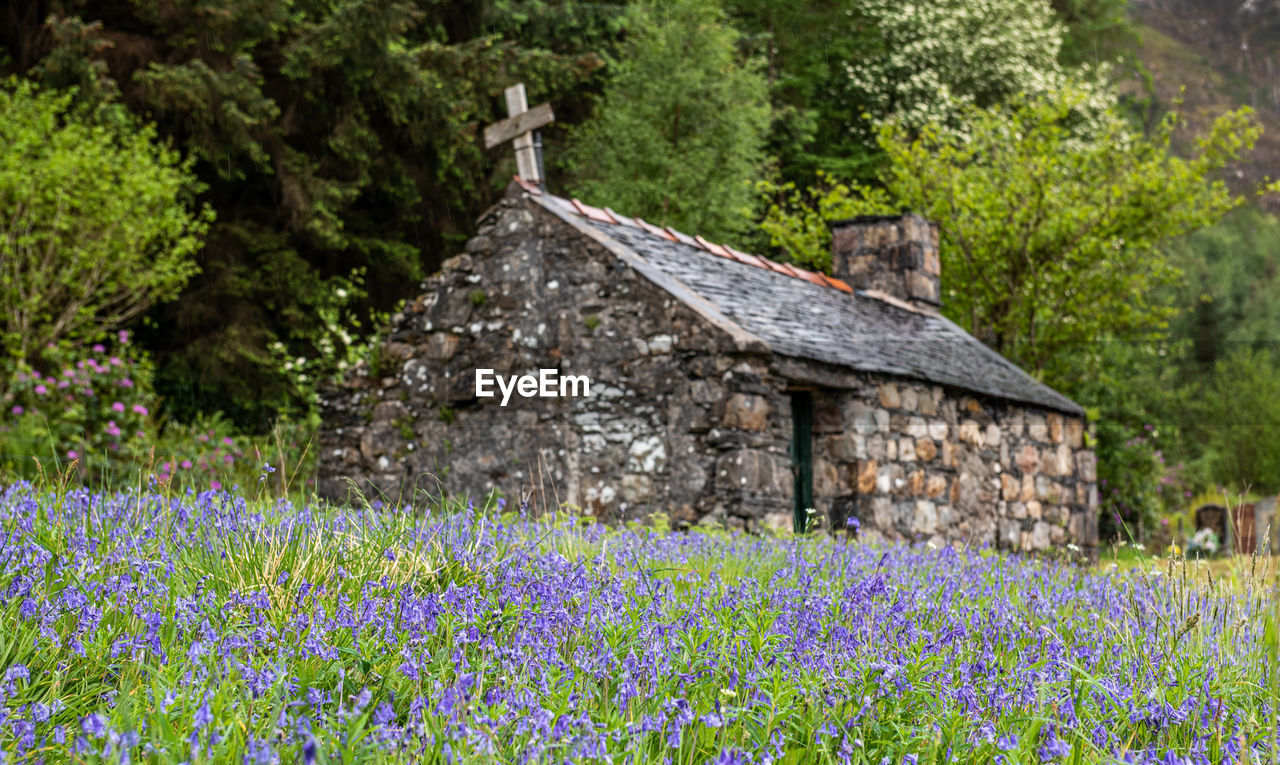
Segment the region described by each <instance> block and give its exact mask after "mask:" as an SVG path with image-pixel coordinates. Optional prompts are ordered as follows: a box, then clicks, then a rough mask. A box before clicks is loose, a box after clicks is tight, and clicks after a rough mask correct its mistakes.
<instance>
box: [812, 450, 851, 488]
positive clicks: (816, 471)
mask: <svg viewBox="0 0 1280 765" xmlns="http://www.w3.org/2000/svg"><path fill="white" fill-rule="evenodd" d="M813 493H814V494H815V495H818V496H823V497H832V496H835V495H837V494H844V493H845V486H844V482H843V481H841V480H840V474H839V472H838V471H837V470H836V466H835V465H833V464H831V463H830V462H829V461H827V460H824V459H821V458H818V459H816V460H814V461H813Z"/></svg>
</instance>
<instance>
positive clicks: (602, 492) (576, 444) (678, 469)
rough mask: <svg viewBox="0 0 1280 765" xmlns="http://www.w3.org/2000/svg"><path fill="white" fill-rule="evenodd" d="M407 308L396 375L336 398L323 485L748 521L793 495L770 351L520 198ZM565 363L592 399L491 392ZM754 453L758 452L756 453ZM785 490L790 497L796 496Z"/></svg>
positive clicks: (495, 213)
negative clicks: (769, 397) (484, 384)
mask: <svg viewBox="0 0 1280 765" xmlns="http://www.w3.org/2000/svg"><path fill="white" fill-rule="evenodd" d="M422 292H423V296H422V297H421V298H419V299H418V300H417V301H415V302H414V303H413V304H412V305H409V306H408V307H407V308H406V309H405V310H404V312H403V314H402V315H399V316H397V317H395V320H394V328H393V331H392V334H391V336H390V340H389V342H388V343H387V344H386V346H385V349H384V351H383V354H382V359H381V364H380V366H381V369H380V370H377V371H376V372H375V371H374V370H370V369H368V368H367V367H362V368H360V369H358V370H357V371H356V373H355V374H353V375H352V376H351V377H350V379H349V381H348V384H347V386H346V387H345V388H344V389H341V390H333V391H328V392H327V393H326V395H325V396H324V398H323V406H324V422H325V428H324V429H323V430H322V433H321V439H320V443H321V448H322V460H321V471H320V483H321V487H320V488H321V492H322V493H323V494H325V495H328V496H343V495H344V494H345V493H346V492H347V490H348V485H347V483H346V479H347V478H348V477H351V478H354V479H356V481H357V483H358V484H359V485H360V487H361V489H362V490H363V491H365V492H366V493H370V492H371V493H374V494H385V495H387V496H388V497H390V498H392V499H395V500H397V501H399V500H404V499H407V498H410V497H413V496H415V495H416V494H417V493H419V492H426V493H427V494H428V495H431V496H435V495H437V494H439V493H441V492H444V493H449V494H469V495H470V496H472V497H482V496H484V495H486V494H487V493H488V492H489V491H491V490H493V489H498V490H501V491H502V492H503V493H504V494H505V496H507V497H514V496H518V495H523V494H526V493H528V492H531V491H532V492H535V494H534V498H533V501H534V502H537V503H539V504H547V505H555V504H558V503H561V502H567V503H569V504H571V505H574V506H578V507H581V508H584V509H585V510H587V511H588V512H592V513H595V514H598V515H600V516H604V517H610V518H612V517H619V516H623V515H627V516H628V517H630V516H631V515H638V514H643V513H646V512H648V511H650V510H658V509H660V510H663V511H667V512H671V513H672V514H673V515H674V516H675V517H676V518H677V519H678V520H681V521H684V522H694V521H697V520H699V519H702V518H709V517H716V518H722V519H724V520H726V522H727V523H729V524H730V525H735V526H738V527H740V528H745V527H747V526H748V519H749V518H752V517H759V515H760V514H761V513H763V512H764V509H765V508H766V507H771V506H772V505H773V504H774V503H775V502H776V501H777V500H778V499H779V497H783V499H784V501H787V502H789V499H788V498H789V497H790V491H791V483H790V482H791V477H790V470H789V463H788V458H787V454H786V448H787V443H788V436H787V435H783V433H784V431H786V428H788V427H789V425H788V424H787V423H785V422H782V421H780V420H779V419H778V417H777V416H776V411H775V410H774V409H773V408H755V409H752V408H751V406H754V403H751V404H749V403H747V402H755V401H756V399H755V398H752V396H756V395H758V393H760V392H762V391H763V390H764V383H763V381H762V372H763V370H765V369H766V368H767V364H766V362H765V360H764V357H763V355H762V354H754V355H753V354H744V353H739V352H737V351H736V350H735V346H733V344H732V343H730V342H729V339H728V337H727V336H726V335H725V334H724V333H723V332H722V331H720V330H719V329H717V328H715V327H713V326H711V325H709V324H707V323H706V322H704V321H702V320H701V318H700V317H699V316H698V315H696V314H695V313H694V312H693V311H691V310H689V309H688V308H686V307H685V306H684V305H683V304H682V303H680V302H679V301H677V300H675V299H674V298H672V297H671V296H670V295H669V294H668V293H666V292H665V291H663V290H661V289H659V288H658V287H656V286H654V285H653V284H651V283H649V282H648V281H647V280H645V279H644V278H642V277H640V276H639V275H638V274H636V273H635V272H634V270H633V269H631V268H629V267H627V266H626V265H625V264H623V263H622V262H621V261H619V260H618V259H617V258H616V257H614V256H613V255H611V254H609V253H608V252H606V251H604V250H603V248H601V247H599V246H598V245H596V244H595V243H592V242H588V241H585V240H584V239H583V238H582V237H581V236H579V235H578V234H577V233H576V232H575V231H574V230H573V229H570V228H568V227H567V226H565V225H564V224H563V223H562V222H560V221H559V220H558V219H556V218H555V217H554V216H552V215H551V214H550V213H548V212H547V211H545V210H543V209H541V208H540V207H538V206H536V205H533V204H529V203H527V202H523V201H521V200H520V199H519V198H518V197H516V196H511V195H509V196H508V197H507V198H506V199H504V201H503V202H501V203H500V204H499V205H498V206H497V207H495V208H494V209H493V210H491V211H490V212H489V213H488V214H487V215H486V218H485V219H484V220H483V221H482V224H481V227H480V231H479V233H478V235H477V236H476V237H475V238H474V239H472V240H471V241H470V242H469V243H468V246H467V251H466V252H465V253H464V254H462V255H459V256H457V257H455V258H452V259H450V260H449V261H448V262H446V263H445V264H444V267H443V268H442V269H441V271H440V272H439V273H437V274H436V275H434V276H432V277H431V278H429V279H428V280H427V281H426V283H425V284H424V285H423V290H422ZM477 368H489V369H494V370H496V372H497V373H498V374H503V375H507V374H529V373H536V372H537V370H538V369H541V368H558V369H560V370H561V371H562V372H563V373H565V374H575V375H578V374H585V375H588V376H589V377H590V378H591V379H592V381H593V383H594V384H593V387H592V391H591V395H590V396H588V397H585V398H554V399H540V398H529V399H526V398H519V397H514V396H513V397H512V399H511V400H510V402H509V403H508V405H507V406H506V407H501V406H500V405H499V404H500V402H499V400H498V399H496V398H493V399H478V398H476V396H475V377H474V375H475V370H476V369H477ZM748 450H749V451H748ZM784 494H785V496H784Z"/></svg>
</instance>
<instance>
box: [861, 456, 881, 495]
mask: <svg viewBox="0 0 1280 765" xmlns="http://www.w3.org/2000/svg"><path fill="white" fill-rule="evenodd" d="M856 470H857V476H856V479H855V480H856V483H857V488H858V493H859V494H870V493H872V492H873V491H875V489H876V476H877V475H878V470H879V465H878V464H877V463H876V461H875V460H861V461H860V462H858V464H857V468H856Z"/></svg>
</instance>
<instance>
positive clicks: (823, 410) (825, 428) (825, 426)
mask: <svg viewBox="0 0 1280 765" xmlns="http://www.w3.org/2000/svg"><path fill="white" fill-rule="evenodd" d="M844 429H845V420H844V413H842V412H841V411H840V407H838V406H836V404H835V402H833V401H826V402H824V403H822V404H821V405H819V406H817V407H815V408H814V410H813V432H814V433H815V434H820V433H840V432H843V431H844Z"/></svg>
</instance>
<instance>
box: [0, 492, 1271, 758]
mask: <svg viewBox="0 0 1280 765" xmlns="http://www.w3.org/2000/svg"><path fill="white" fill-rule="evenodd" d="M0 532H3V537H2V542H0V618H2V619H3V620H4V624H6V625H9V626H7V627H6V629H4V630H2V631H0V667H3V674H2V675H0V678H3V679H2V680H0V708H3V710H4V717H3V719H0V749H3V750H4V751H7V752H9V753H11V754H12V755H14V756H15V757H17V758H19V759H27V760H31V761H36V760H39V759H41V758H43V759H45V760H46V761H49V762H54V761H80V762H108V761H110V762H118V761H123V760H129V761H147V762H226V761H231V760H245V759H247V760H248V761H251V762H255V761H261V762H297V761H303V762H312V761H318V762H355V761H386V760H397V761H417V762H434V761H452V762H494V761H498V762H527V761H535V762H545V761H555V762H562V761H566V760H570V761H584V762H606V761H609V762H634V763H648V762H653V763H657V762H667V761H670V762H674V763H698V764H700V763H704V762H759V763H763V762H771V763H772V762H787V763H800V762H805V763H807V762H856V763H879V762H882V761H884V760H885V758H887V759H888V761H889V762H894V763H897V762H973V761H978V762H984V761H996V760H1001V761H1004V762H1010V763H1012V762H1039V761H1056V762H1073V763H1079V762H1107V761H1137V762H1222V761H1245V760H1251V761H1259V760H1263V761H1265V760H1271V761H1274V760H1275V759H1276V731H1277V726H1276V709H1277V700H1278V699H1280V681H1278V679H1277V668H1278V667H1280V657H1278V656H1277V645H1280V638H1278V637H1277V630H1276V625H1277V623H1278V618H1280V613H1278V612H1277V610H1276V609H1277V607H1276V602H1277V601H1276V598H1275V581H1274V575H1273V574H1272V573H1270V569H1268V570H1266V571H1264V572H1262V573H1258V571H1257V570H1256V569H1255V570H1254V571H1252V572H1251V573H1250V578H1248V579H1244V578H1240V577H1238V576H1237V577H1234V578H1233V576H1234V575H1232V576H1224V575H1221V574H1220V573H1218V572H1217V571H1214V570H1212V569H1208V568H1206V569H1204V570H1201V569H1197V568H1196V566H1195V565H1194V564H1192V563H1190V562H1188V563H1187V564H1186V566H1185V568H1183V566H1182V564H1181V563H1180V562H1176V561H1164V560H1161V561H1156V562H1151V563H1153V565H1133V566H1130V567H1127V568H1122V567H1120V566H1114V567H1112V566H1110V565H1109V564H1108V565H1105V567H1104V568H1102V569H1101V570H1090V569H1089V568H1088V567H1082V566H1077V565H1071V564H1067V563H1064V562H1056V561H1047V560H1033V559H1023V558H1018V557H1004V556H1000V555H997V554H995V553H992V552H990V551H985V550H953V549H942V550H933V549H929V548H927V547H907V546H889V547H869V546H865V545H862V544H859V543H858V542H857V541H856V540H850V539H846V538H841V539H833V538H830V537H826V536H822V535H815V536H811V537H800V538H788V539H772V538H760V537H748V536H742V535H736V534H730V533H725V532H692V533H673V532H668V531H666V530H662V529H654V528H647V527H642V526H638V525H631V526H629V527H625V528H606V527H603V526H600V525H596V524H584V522H583V520H582V519H581V518H579V517H576V516H573V515H568V514H548V515H545V516H542V517H538V518H534V517H529V516H528V515H527V514H524V513H521V512H520V511H518V510H515V509H513V508H509V507H506V506H504V505H502V504H501V503H497V502H491V503H481V504H480V505H479V506H475V505H468V504H466V503H463V502H454V503H446V504H445V505H439V504H436V505H424V506H421V507H413V508H375V507H373V506H372V505H370V504H363V503H361V504H357V505H354V506H347V507H335V506H327V505H324V504H318V503H309V504H304V503H298V502H295V501H291V500H289V499H284V498H275V497H270V496H267V495H266V494H265V492H263V493H262V494H261V495H259V496H256V497H255V496H251V497H245V496H243V495H236V494H230V493H226V492H203V493H196V492H189V493H184V494H176V493H163V492H159V493H157V492H156V491H154V490H152V489H151V488H142V487H137V488H133V489H129V490H126V491H120V492H116V493H112V494H105V493H95V492H91V491H87V490H83V489H75V488H71V487H69V486H59V485H56V484H52V485H46V486H44V487H41V488H37V487H34V486H32V485H30V484H16V485H14V486H12V487H9V488H8V489H5V490H3V493H2V494H0ZM1154 563H1159V565H1154ZM1201 573H1203V577H1201ZM1210 576H1212V582H1210V581H1209V577H1210ZM1268 577H1271V578H1268Z"/></svg>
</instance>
